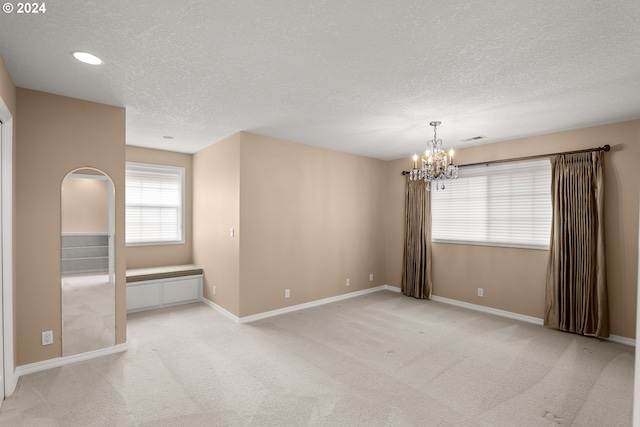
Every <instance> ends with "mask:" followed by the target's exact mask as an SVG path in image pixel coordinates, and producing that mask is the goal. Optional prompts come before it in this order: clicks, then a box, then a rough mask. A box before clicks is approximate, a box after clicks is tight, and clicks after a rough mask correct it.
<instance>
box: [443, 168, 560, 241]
mask: <svg viewBox="0 0 640 427" xmlns="http://www.w3.org/2000/svg"><path fill="white" fill-rule="evenodd" d="M545 162H546V164H544V163H545ZM543 167H544V168H545V172H546V173H548V185H547V188H548V199H547V201H548V204H547V206H546V207H548V211H547V212H548V220H547V221H548V230H549V234H548V237H549V238H547V239H546V242H545V243H544V244H542V243H541V244H536V243H533V242H513V241H500V240H499V239H495V238H494V239H492V238H491V237H490V235H491V234H490V231H491V230H490V227H489V223H490V221H491V218H492V216H491V215H490V212H491V210H492V206H491V203H490V200H491V198H490V197H489V192H490V190H491V184H490V182H489V181H490V180H491V177H492V176H497V175H504V174H511V175H513V174H514V173H513V171H517V170H525V169H529V170H531V171H532V173H534V172H535V171H542V170H543ZM489 168H491V170H490V169H489ZM516 173H517V172H516ZM461 178H462V179H468V178H483V179H486V180H487V184H486V192H485V194H484V197H482V198H481V200H482V201H485V203H484V205H483V208H484V213H483V217H484V218H485V220H484V221H482V220H480V221H479V222H484V224H485V228H483V230H484V231H485V237H484V240H476V239H474V240H465V239H455V238H442V237H440V236H437V237H436V236H434V234H437V232H436V233H434V232H433V230H434V224H433V221H434V218H433V210H434V207H435V204H436V203H437V201H435V200H434V198H437V197H438V196H437V194H438V191H436V190H433V189H432V191H431V207H432V233H431V235H432V239H431V241H432V242H433V243H445V244H460V245H472V246H492V247H506V248H520V249H535V250H549V244H550V232H551V226H552V224H551V221H552V214H553V211H552V210H553V207H552V205H551V163H550V161H549V159H542V160H527V161H521V162H505V163H500V164H492V165H490V164H483V165H477V166H476V165H474V166H469V167H466V168H465V167H463V166H461V167H460V172H459V177H458V180H460V179H461ZM455 184H456V183H455V182H451V183H448V184H447V188H446V190H445V191H456V188H455ZM534 188H535V186H533V185H532V189H534ZM434 194H436V195H435V196H434ZM493 209H495V204H494V207H493ZM510 224H512V223H511V222H510ZM436 227H437V226H436ZM531 229H532V230H534V229H535V227H531ZM494 235H495V234H494ZM539 240H541V239H539Z"/></svg>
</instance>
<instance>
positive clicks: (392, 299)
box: [0, 291, 634, 426]
mask: <svg viewBox="0 0 640 427" xmlns="http://www.w3.org/2000/svg"><path fill="white" fill-rule="evenodd" d="M128 337H129V345H130V350H129V351H127V352H126V353H122V354H119V355H112V356H106V357H103V358H100V359H95V360H92V361H87V362H82V363H77V364H74V365H69V366H65V367H62V368H56V369H52V370H49V371H46V372H40V373H36V374H31V375H28V376H25V377H23V378H21V379H20V382H19V384H18V388H17V391H16V392H15V394H14V395H13V396H11V397H9V398H8V399H7V400H6V401H5V403H4V406H3V407H2V409H1V410H0V425H2V426H5V425H6V426H115V425H118V426H120V425H122V426H135V425H141V426H227V425H230V426H272V425H273V426H276V425H277V426H306V425H320V426H558V425H576V426H626V425H631V416H632V415H631V414H632V400H633V369H634V349H633V348H631V347H628V346H624V345H621V344H615V343H611V342H605V341H600V340H597V339H593V338H585V337H580V336H576V335H571V334H567V333H562V332H557V331H552V330H548V329H545V328H543V327H541V326H536V325H531V324H526V323H520V322H517V321H512V320H509V319H504V318H500V317H494V316H492V315H488V314H481V313H478V312H474V311H469V310H465V309H462V308H457V307H452V306H448V305H446V304H442V303H437V302H429V301H420V300H415V299H413V298H408V297H405V296H402V295H400V294H397V293H392V292H388V291H383V292H377V293H374V294H370V295H366V296H361V297H357V298H353V299H349V300H345V301H341V302H338V303H332V304H328V305H324V306H321V307H316V308H312V309H308V310H304V311H299V312H295V313H291V314H287V315H282V316H278V317H274V318H270V319H266V320H262V321H258V322H255V323H252V324H245V325H239V324H235V323H233V322H231V321H229V320H228V319H226V318H225V317H223V316H222V315H220V314H218V313H217V312H216V311H214V310H212V309H211V308H209V307H207V306H205V305H204V304H202V303H197V304H191V305H187V306H180V307H174V308H169V309H163V310H157V311H151V312H143V313H136V314H132V315H129V318H128Z"/></svg>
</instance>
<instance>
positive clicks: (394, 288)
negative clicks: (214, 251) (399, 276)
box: [202, 285, 636, 347]
mask: <svg viewBox="0 0 640 427" xmlns="http://www.w3.org/2000/svg"><path fill="white" fill-rule="evenodd" d="M378 291H391V292H397V293H400V292H402V290H401V289H400V288H398V287H397V286H390V285H382V286H376V287H375V288H369V289H364V290H362V291H356V292H351V293H348V294H343V295H338V296H335V297H330V298H324V299H321V300H317V301H311V302H307V303H304V304H298V305H292V306H290V307H285V308H280V309H277V310H272V311H266V312H264V313H258V314H253V315H251V316H245V317H238V316H236V315H234V314H232V313H230V312H228V311H227V310H225V309H224V308H222V307H220V306H219V305H218V304H216V303H214V302H212V301H210V300H208V299H206V298H202V302H204V303H205V304H207V305H208V306H209V307H211V308H213V309H214V310H216V311H218V312H220V313H222V314H223V315H224V316H225V317H227V318H229V319H230V320H233V321H234V322H236V323H250V322H255V321H256V320H261V319H266V318H268V317H273V316H279V315H281V314H286V313H291V312H293V311H298V310H304V309H306V308H311V307H317V306H319V305H323V304H329V303H332V302H336V301H341V300H344V299H348V298H354V297H357V296H360V295H366V294H370V293H373V292H378ZM431 301H436V302H441V303H444V304H449V305H455V306H457V307H462V308H467V309H469V310H474V311H480V312H483V313H489V314H493V315H496V316H500V317H506V318H509V319H514V320H520V321H522V322H527V323H532V324H534V325H539V326H543V325H544V320H543V319H540V318H538V317H533V316H527V315H525V314H519V313H514V312H511V311H506V310H500V309H497V308H492V307H486V306H484V305H477V304H472V303H469V302H464V301H458V300H454V299H450V298H445V297H439V296H437V295H432V296H431ZM608 341H611V342H615V343H619V344H625V345H628V346H631V347H635V346H636V340H634V339H631V338H626V337H621V336H618V335H610V336H609V338H608Z"/></svg>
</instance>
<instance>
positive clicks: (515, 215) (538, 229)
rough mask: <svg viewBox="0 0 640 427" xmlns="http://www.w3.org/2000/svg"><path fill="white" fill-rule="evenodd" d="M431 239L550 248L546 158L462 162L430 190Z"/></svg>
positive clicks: (549, 187) (548, 177)
mask: <svg viewBox="0 0 640 427" xmlns="http://www.w3.org/2000/svg"><path fill="white" fill-rule="evenodd" d="M431 201H432V204H431V210H432V236H433V237H432V240H433V241H434V242H449V243H466V244H479V245H491V246H510V247H527V248H538V249H548V248H549V236H550V231H551V215H552V212H551V165H550V162H549V161H548V160H546V159H545V160H536V161H528V162H518V163H503V164H497V165H483V166H473V167H466V168H465V167H461V168H460V172H459V176H458V179H456V180H453V181H450V182H447V184H446V189H445V190H444V191H431Z"/></svg>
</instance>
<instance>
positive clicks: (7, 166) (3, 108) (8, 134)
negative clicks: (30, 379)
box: [0, 97, 16, 397]
mask: <svg viewBox="0 0 640 427" xmlns="http://www.w3.org/2000/svg"><path fill="white" fill-rule="evenodd" d="M0 121H2V130H1V131H2V144H1V146H0V157H1V159H0V161H1V162H2V163H1V167H2V171H1V174H2V175H1V183H0V185H1V188H0V191H1V192H2V195H1V197H0V203H1V204H2V207H1V208H0V231H1V233H2V261H1V262H2V282H1V286H0V287H1V288H2V327H3V331H2V332H3V334H2V336H3V344H4V345H3V347H4V354H3V357H4V396H5V397H7V396H10V395H11V394H13V392H14V390H15V388H16V384H15V379H14V377H15V375H14V360H13V116H12V115H11V112H10V111H9V108H8V107H7V105H6V104H5V102H4V100H3V99H2V98H1V97H0Z"/></svg>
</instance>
